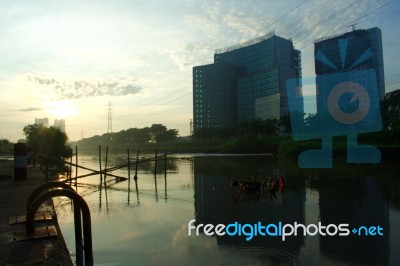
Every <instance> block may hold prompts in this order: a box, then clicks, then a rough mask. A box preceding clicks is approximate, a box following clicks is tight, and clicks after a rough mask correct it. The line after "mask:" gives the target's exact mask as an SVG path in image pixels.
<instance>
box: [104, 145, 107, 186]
mask: <svg viewBox="0 0 400 266" xmlns="http://www.w3.org/2000/svg"><path fill="white" fill-rule="evenodd" d="M107 163H108V145H107V146H106V162H105V165H104V170H106V169H107ZM106 178H107V172H104V182H105V181H106Z"/></svg>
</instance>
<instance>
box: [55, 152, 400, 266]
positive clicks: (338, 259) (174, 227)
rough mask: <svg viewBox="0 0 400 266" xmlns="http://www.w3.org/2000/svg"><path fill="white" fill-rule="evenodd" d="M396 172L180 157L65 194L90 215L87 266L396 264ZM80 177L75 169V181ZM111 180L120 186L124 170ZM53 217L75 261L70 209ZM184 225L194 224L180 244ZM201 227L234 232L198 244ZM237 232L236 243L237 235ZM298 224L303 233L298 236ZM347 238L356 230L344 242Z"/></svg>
mask: <svg viewBox="0 0 400 266" xmlns="http://www.w3.org/2000/svg"><path fill="white" fill-rule="evenodd" d="M142 159H143V160H145V159H144V158H142ZM134 160H135V158H134V156H133V158H131V161H134ZM125 163H126V158H124V155H116V156H110V158H109V162H108V165H109V166H116V165H121V164H125ZM79 164H80V165H83V166H85V167H88V168H92V169H99V162H98V157H96V156H89V155H84V156H81V155H80V156H79ZM103 167H104V162H103ZM397 168H398V167H396V166H395V165H394V164H385V165H380V166H368V165H364V166H362V165H353V166H348V165H341V166H340V167H336V168H333V169H323V170H301V169H297V168H296V166H295V165H294V164H293V163H287V162H286V163H283V162H277V161H273V160H271V159H270V158H269V157H268V156H265V155H258V156H244V155H242V156H222V155H220V156H218V155H194V154H181V155H171V156H168V157H167V160H166V161H165V160H163V159H161V160H159V161H157V171H156V173H155V171H154V169H155V163H154V161H151V160H150V161H148V162H143V163H140V164H139V165H138V179H137V183H135V182H134V179H133V176H134V175H135V167H134V166H132V167H131V171H130V176H131V180H130V181H127V180H125V181H121V180H117V179H116V178H115V177H112V176H107V177H106V180H105V182H100V177H99V175H95V176H90V177H85V178H82V179H79V180H78V182H76V183H75V182H74V181H72V185H73V187H75V188H76V189H77V191H78V193H79V194H80V195H82V196H83V197H84V199H85V200H86V201H87V203H88V205H89V208H90V211H91V217H92V231H93V252H94V261H95V264H96V265H132V264H134V265H161V264H163V265H337V264H341V265H359V264H363V265H399V264H400V254H399V252H398V249H399V248H400V226H399V225H400V197H399V195H400V180H399V170H395V169H397ZM165 169H166V171H165ZM72 173H73V175H75V172H74V171H73V172H72ZM85 173H88V171H86V170H81V169H79V170H78V175H82V174H85ZM112 174H113V175H117V176H121V177H128V169H127V168H122V169H119V170H115V171H113V172H112ZM279 176H283V177H284V178H285V181H286V184H285V187H284V188H283V189H282V190H278V191H275V192H265V193H260V192H248V193H244V192H240V191H238V190H237V188H235V187H232V185H231V184H232V181H233V180H234V179H239V180H267V178H268V177H271V178H274V179H275V178H278V177H279ZM136 185H137V186H136ZM56 211H57V215H58V220H59V222H60V226H61V230H62V233H63V235H64V238H65V239H66V242H67V245H68V247H69V249H70V250H71V256H72V257H74V255H75V243H74V228H73V227H74V225H73V212H72V207H71V204H70V202H69V200H68V199H62V198H60V199H58V200H57V201H56ZM191 220H195V221H193V223H192V224H191V226H193V228H192V230H190V233H191V235H190V236H189V235H188V234H189V232H188V227H189V222H190V221H191ZM296 223H297V225H298V228H297V229H298V230H297V233H298V234H297V236H294V235H288V236H286V237H285V239H284V240H283V239H282V236H281V235H280V234H279V232H278V231H274V230H273V229H274V228H278V230H281V229H282V228H281V229H279V225H281V226H282V225H288V227H287V228H286V230H287V232H288V231H289V229H290V228H291V227H290V226H289V225H291V226H294V225H295V224H296ZM200 224H203V225H206V224H212V225H213V226H214V229H215V226H216V225H218V224H222V225H224V226H228V225H231V226H230V229H231V230H230V233H231V234H233V233H234V229H236V230H237V232H236V235H235V236H233V235H232V236H231V235H228V233H226V234H225V235H223V234H222V233H220V234H217V233H216V231H213V232H214V234H213V235H210V234H211V233H208V234H209V235H207V234H205V233H204V232H203V231H202V230H200V231H199V234H198V235H196V229H194V227H196V226H199V225H200ZM245 224H248V226H247V228H246V229H244V228H242V230H243V231H241V232H242V234H241V235H240V236H239V235H238V234H239V232H240V230H239V227H238V226H239V225H242V226H243V225H245ZM299 224H302V225H304V228H305V231H307V230H308V231H307V234H306V235H304V234H303V233H302V232H303V230H302V227H300V225H299ZM341 224H342V229H343V228H347V229H348V231H347V233H348V234H347V235H342V236H339V233H340V232H342V233H346V231H340V227H339V225H341ZM222 225H221V226H222ZM250 225H251V226H250ZM266 225H272V226H270V227H269V231H268V233H269V235H268V234H266V235H265V228H264V229H263V227H262V226H266ZM309 225H311V227H310V226H309ZM314 225H315V226H314ZM318 225H319V226H325V228H324V227H323V229H322V231H323V232H322V233H321V231H318V232H316V231H315V230H321V229H316V228H317V227H318ZM329 225H330V226H329ZM235 226H236V227H235ZM254 226H258V227H259V228H261V230H260V231H257V230H259V229H254V228H255V227H254ZM260 226H261V227H260ZM274 226H276V227H274ZM327 226H329V228H328V229H327V228H326V227H327ZM363 226H364V227H365V228H366V230H364V229H363V228H361V227H363ZM245 227H246V226H245ZM250 227H251V228H250ZM210 228H211V226H210ZM293 228H294V227H293ZM371 228H372V229H371ZM379 228H381V229H379ZM353 229H357V230H358V229H359V231H357V232H356V233H353V232H352V230H353ZM251 230H253V231H251ZM262 230H264V231H262ZM326 230H327V231H328V232H326ZM368 230H369V231H368ZM250 232H252V235H251V236H252V237H249V236H250ZM255 232H257V235H255V234H256V233H255ZM260 232H261V233H260ZM262 232H264V235H262ZM274 233H276V235H274ZM324 234H325V235H324ZM330 234H331V235H330ZM359 234H360V235H359ZM365 234H368V235H365Z"/></svg>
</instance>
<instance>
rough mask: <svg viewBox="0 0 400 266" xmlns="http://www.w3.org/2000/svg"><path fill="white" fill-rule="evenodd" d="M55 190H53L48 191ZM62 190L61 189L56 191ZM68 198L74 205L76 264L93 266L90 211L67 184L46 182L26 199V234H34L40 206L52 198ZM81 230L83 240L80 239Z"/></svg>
mask: <svg viewBox="0 0 400 266" xmlns="http://www.w3.org/2000/svg"><path fill="white" fill-rule="evenodd" d="M51 188H55V190H49V191H48V189H51ZM57 188H62V189H57ZM60 196H63V197H68V198H70V199H72V201H73V204H74V224H75V247H76V264H77V265H93V247H92V228H91V218H90V210H89V207H88V205H87V203H86V201H85V200H84V199H83V198H82V197H81V196H80V195H78V194H77V193H76V192H75V191H74V189H73V188H72V187H71V186H69V185H68V184H65V183H62V182H47V183H44V184H42V185H41V186H39V187H37V188H36V189H35V190H34V191H33V192H32V194H31V195H30V196H29V198H28V202H27V213H26V233H27V234H28V235H34V234H35V220H34V219H35V214H36V212H37V210H38V209H39V207H40V205H42V203H44V202H45V201H47V200H49V199H52V198H54V197H60ZM82 229H83V239H82Z"/></svg>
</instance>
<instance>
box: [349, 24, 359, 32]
mask: <svg viewBox="0 0 400 266" xmlns="http://www.w3.org/2000/svg"><path fill="white" fill-rule="evenodd" d="M356 25H357V23H355V24H351V25H349V26H347V27H351V29H352V30H353V31H355V30H356Z"/></svg>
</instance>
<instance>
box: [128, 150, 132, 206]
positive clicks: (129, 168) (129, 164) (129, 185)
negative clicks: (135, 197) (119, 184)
mask: <svg viewBox="0 0 400 266" xmlns="http://www.w3.org/2000/svg"><path fill="white" fill-rule="evenodd" d="M127 155H128V205H129V202H130V196H131V195H130V194H131V163H130V160H129V148H128V149H127Z"/></svg>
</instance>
